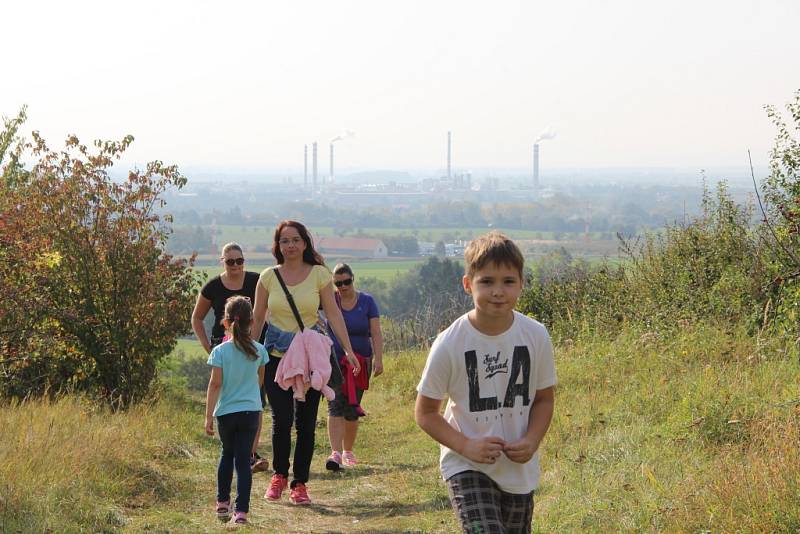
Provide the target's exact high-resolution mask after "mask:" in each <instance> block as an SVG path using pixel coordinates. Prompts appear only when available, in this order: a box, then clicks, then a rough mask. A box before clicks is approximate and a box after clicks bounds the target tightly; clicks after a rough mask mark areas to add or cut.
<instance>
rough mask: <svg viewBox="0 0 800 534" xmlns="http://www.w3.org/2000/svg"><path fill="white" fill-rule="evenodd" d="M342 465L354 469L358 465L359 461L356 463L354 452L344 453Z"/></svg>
mask: <svg viewBox="0 0 800 534" xmlns="http://www.w3.org/2000/svg"><path fill="white" fill-rule="evenodd" d="M342 463H343V464H344V465H346V466H347V467H353V466H354V465H356V464H357V463H358V461H356V455H355V454H353V451H344V452H343V453H342Z"/></svg>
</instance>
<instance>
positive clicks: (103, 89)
mask: <svg viewBox="0 0 800 534" xmlns="http://www.w3.org/2000/svg"><path fill="white" fill-rule="evenodd" d="M0 17H2V24H0V44H2V50H3V54H2V56H3V65H2V75H1V78H0V114H2V115H5V116H11V115H14V114H16V112H17V110H18V109H19V107H20V106H21V105H22V104H27V105H28V106H29V107H28V110H29V117H30V119H29V122H28V126H27V129H28V130H31V129H38V130H40V131H41V132H42V133H43V134H44V135H45V136H46V138H47V139H48V140H49V142H50V144H51V145H52V146H59V145H60V143H61V142H62V141H63V138H64V137H65V136H66V135H67V134H68V133H76V134H77V135H78V136H79V137H80V138H81V139H82V140H84V141H87V142H88V141H90V140H92V139H95V138H104V139H107V138H120V137H121V136H123V135H125V134H128V133H130V134H133V135H134V136H135V137H136V142H135V144H134V146H133V147H132V149H131V152H132V157H133V159H134V160H135V161H139V162H144V161H146V160H150V159H162V160H164V161H166V162H170V163H178V164H179V165H182V166H189V167H204V166H209V167H213V168H217V169H291V170H292V171H293V172H295V173H302V171H303V145H304V144H306V143H308V144H309V152H310V150H311V149H310V145H311V143H312V142H313V141H318V142H319V143H320V149H321V151H320V172H322V171H323V170H327V161H328V159H327V158H328V148H327V146H328V141H329V140H330V139H331V138H333V137H334V136H336V135H338V134H340V133H341V132H342V131H343V130H345V129H350V130H353V131H354V132H355V136H354V137H352V138H350V139H346V140H343V141H341V142H339V143H337V149H336V153H337V168H339V169H341V171H342V172H344V171H346V170H370V169H398V170H405V169H430V170H432V171H433V170H439V169H442V168H444V166H445V153H446V135H447V131H448V130H451V131H452V132H453V165H454V167H455V168H456V169H481V168H483V169H507V168H525V167H529V166H530V160H531V151H532V149H531V146H532V143H533V140H534V139H535V138H536V136H537V134H539V133H540V132H541V131H542V130H544V129H545V128H546V127H548V126H552V128H553V129H554V130H555V131H557V134H558V135H557V137H556V138H555V139H554V140H550V141H544V142H543V143H542V149H541V150H542V166H543V167H546V166H551V167H608V166H668V167H685V168H691V167H697V168H698V169H699V168H711V167H720V166H729V167H742V166H744V165H745V164H746V158H747V154H746V149H747V148H750V149H751V150H752V151H753V154H754V159H755V163H756V164H757V165H761V164H765V163H766V159H767V152H768V149H769V147H770V146H771V144H772V139H773V136H774V129H773V127H772V125H771V124H770V122H769V120H768V119H767V118H766V116H765V114H764V112H763V109H762V106H763V105H764V104H767V103H773V104H777V105H780V106H782V105H783V104H784V103H785V102H787V101H788V100H789V99H790V98H791V97H792V94H793V92H794V91H795V90H797V89H800V37H798V28H800V1H798V0H757V1H741V0H725V1H716V0H714V1H705V0H693V1H684V0H672V1H669V2H664V1H658V2H656V1H650V0H607V1H603V0H580V1H579V0H553V1H550V2H542V1H539V0H527V1H503V0H495V1H492V2H489V1H480V2H477V1H464V0H460V1H451V0H444V1H439V0H424V1H423V0H404V1H394V2H386V1H382V0H339V1H336V2H332V1H325V2H323V1H302V0H295V1H273V2H265V1H259V2H236V1H231V2H219V1H213V2H212V1H199V0H192V1H173V0H159V1H156V2H151V1H135V2H124V3H122V2H108V1H103V2H100V1H98V2H83V1H80V0H77V1H74V2H63V1H52V2H41V1H35V0H33V1H32V0H26V1H24V2H23V1H15V2H6V3H4V5H3V7H2V9H1V10H0Z"/></svg>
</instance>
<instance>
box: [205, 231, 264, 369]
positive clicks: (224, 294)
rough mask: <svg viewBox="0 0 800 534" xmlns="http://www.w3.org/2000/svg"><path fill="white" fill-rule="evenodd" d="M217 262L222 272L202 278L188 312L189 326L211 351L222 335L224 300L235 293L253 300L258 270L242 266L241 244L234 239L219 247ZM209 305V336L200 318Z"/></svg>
mask: <svg viewBox="0 0 800 534" xmlns="http://www.w3.org/2000/svg"><path fill="white" fill-rule="evenodd" d="M220 262H221V263H222V267H223V268H224V269H225V272H223V273H222V274H220V275H218V276H215V277H214V278H212V279H210V280H209V281H208V282H206V285H204V286H203V289H201V290H200V294H199V295H197V303H196V304H195V306H194V311H193V312H192V330H194V333H195V335H196V336H197V339H198V341H200V344H201V345H202V346H203V348H204V349H205V351H206V353H208V354H211V349H212V348H214V347H215V346H217V345H219V344H220V343H222V338H223V337H224V336H225V328H224V327H223V326H222V318H223V317H224V316H225V302H226V301H227V300H228V299H229V298H230V297H233V296H235V295H242V296H243V297H247V298H249V299H250V302H251V303H252V302H255V300H256V284H258V276H259V273H254V272H250V271H245V270H244V254H243V253H242V247H240V246H239V245H238V244H237V243H228V244H227V245H225V246H224V247H222V257H221V258H220ZM211 308H213V309H214V327H213V328H212V329H211V339H209V338H208V334H207V333H206V328H205V326H204V325H203V319H205V316H206V314H208V310H210V309H211ZM254 339H255V337H254Z"/></svg>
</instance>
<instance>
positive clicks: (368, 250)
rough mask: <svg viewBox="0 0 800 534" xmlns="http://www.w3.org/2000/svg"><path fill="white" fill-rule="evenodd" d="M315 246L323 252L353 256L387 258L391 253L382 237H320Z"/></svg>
mask: <svg viewBox="0 0 800 534" xmlns="http://www.w3.org/2000/svg"><path fill="white" fill-rule="evenodd" d="M314 246H315V248H316V249H317V250H319V251H320V252H321V253H322V254H325V255H334V256H348V257H353V258H385V257H387V256H388V255H389V251H388V250H387V249H386V245H385V244H384V243H383V241H381V240H380V239H368V238H363V237H327V236H326V237H318V238H317V239H316V240H315V242H314Z"/></svg>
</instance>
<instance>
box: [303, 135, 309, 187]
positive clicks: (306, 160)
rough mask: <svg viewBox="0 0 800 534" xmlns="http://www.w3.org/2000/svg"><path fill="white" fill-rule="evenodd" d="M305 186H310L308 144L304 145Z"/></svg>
mask: <svg viewBox="0 0 800 534" xmlns="http://www.w3.org/2000/svg"><path fill="white" fill-rule="evenodd" d="M303 186H304V187H308V145H303Z"/></svg>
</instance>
